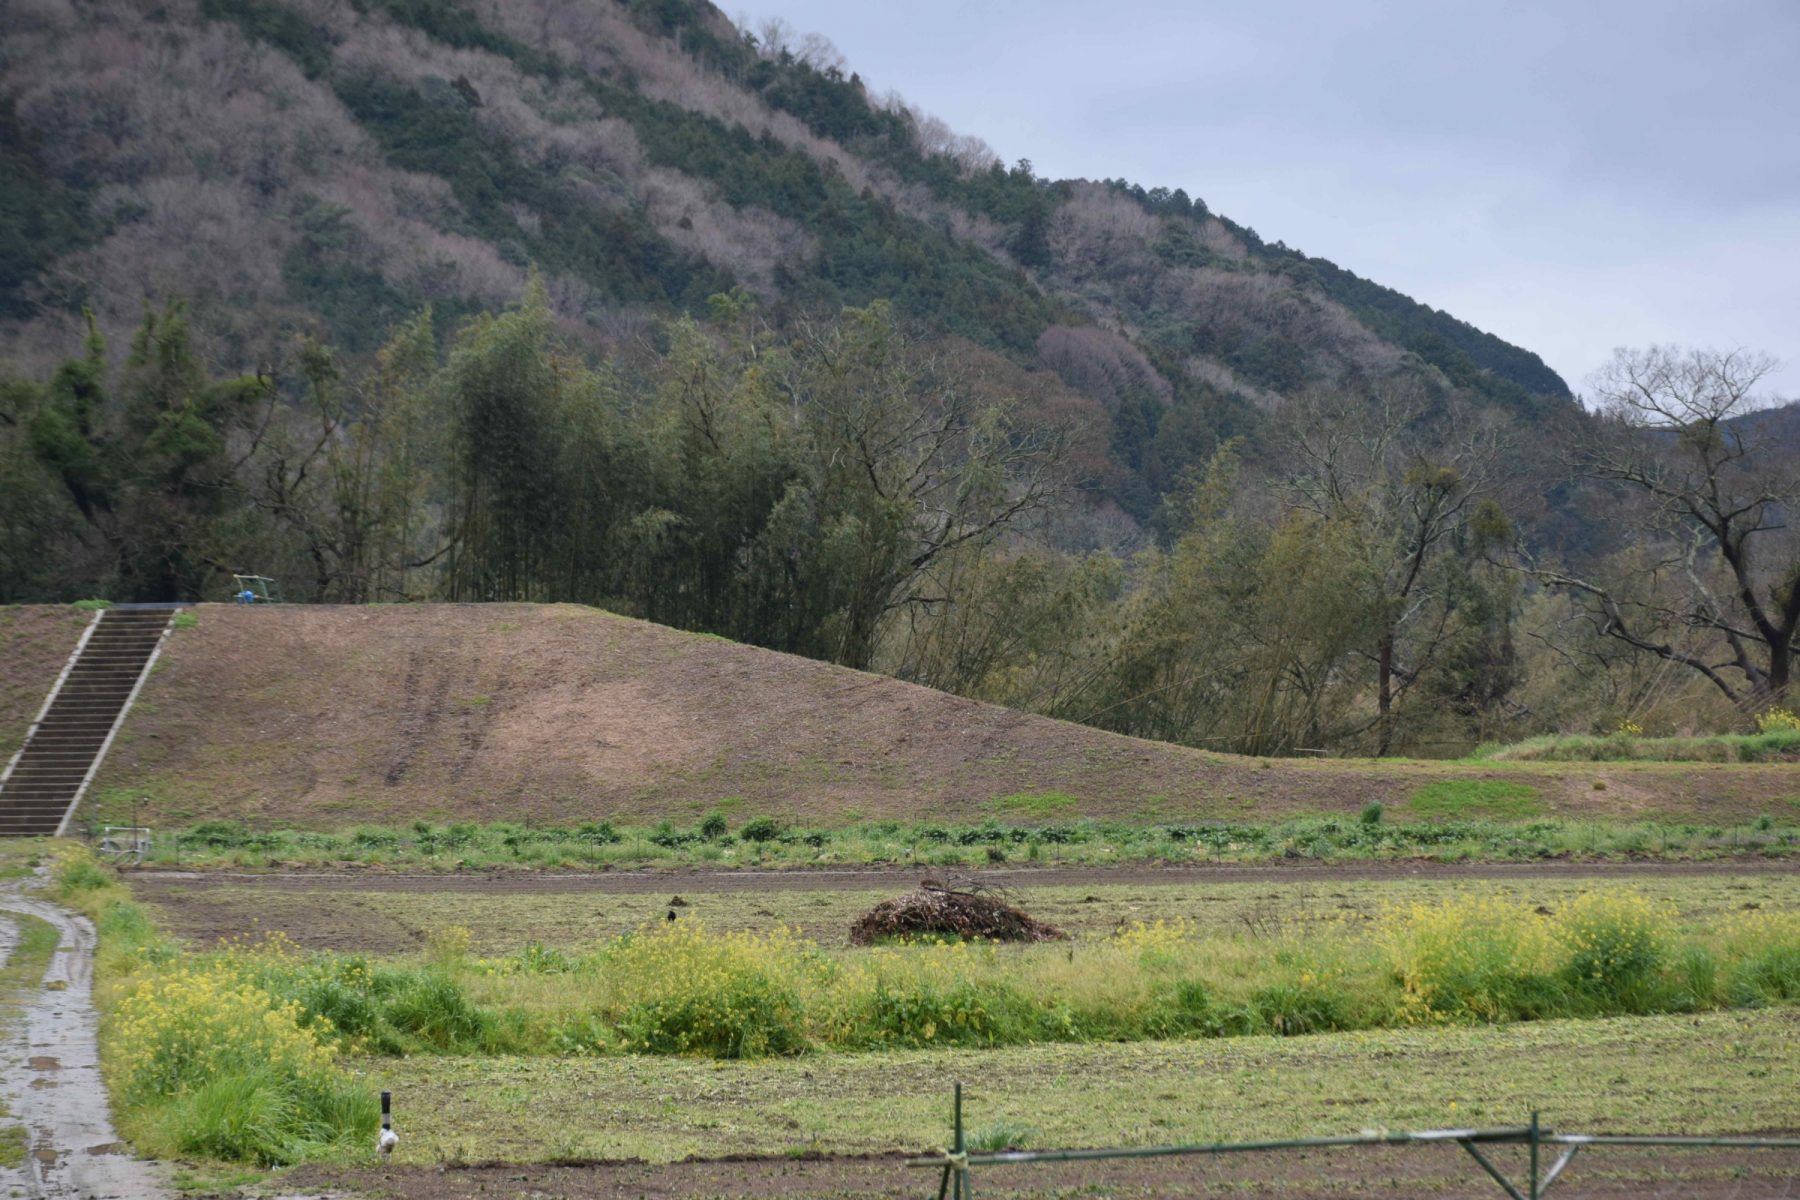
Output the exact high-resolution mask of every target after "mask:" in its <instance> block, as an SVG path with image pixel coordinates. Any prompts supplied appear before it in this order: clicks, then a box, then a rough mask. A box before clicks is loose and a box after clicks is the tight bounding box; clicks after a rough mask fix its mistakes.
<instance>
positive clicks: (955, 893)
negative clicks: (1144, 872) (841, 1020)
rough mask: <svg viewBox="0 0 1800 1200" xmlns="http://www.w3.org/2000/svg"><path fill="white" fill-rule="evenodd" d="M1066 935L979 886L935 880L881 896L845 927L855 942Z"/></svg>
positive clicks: (1018, 939) (1036, 938)
mask: <svg viewBox="0 0 1800 1200" xmlns="http://www.w3.org/2000/svg"><path fill="white" fill-rule="evenodd" d="M1068 936H1069V935H1068V934H1066V933H1064V932H1063V931H1062V930H1060V929H1058V928H1057V927H1056V926H1054V925H1046V924H1045V923H1044V922H1042V921H1040V920H1038V919H1037V918H1035V917H1033V916H1032V915H1031V914H1030V913H1028V912H1026V911H1025V910H1024V909H1022V908H1019V907H1017V906H1015V905H1012V904H1008V903H1007V902H1006V901H1005V900H1002V899H1001V898H1000V897H999V896H996V895H994V894H993V893H992V892H990V891H987V890H986V889H984V888H982V887H981V886H980V885H970V886H966V887H957V886H951V885H949V884H944V883H940V882H938V881H937V880H935V879H927V880H925V881H924V882H923V883H921V884H919V886H918V887H917V888H915V889H914V890H912V891H910V892H908V893H906V895H904V896H900V897H897V898H896V899H893V900H884V901H882V902H881V903H880V904H877V905H876V906H875V907H874V908H871V909H870V910H869V911H868V912H866V913H864V914H863V915H862V916H861V917H859V918H857V921H856V924H854V925H852V926H850V940H851V941H852V942H853V943H855V944H856V945H858V946H867V945H869V944H870V943H872V942H878V941H888V940H898V939H901V938H909V937H959V938H969V939H981V940H984V941H985V940H992V941H1000V942H1056V941H1062V940H1064V939H1066V938H1067V937H1068Z"/></svg>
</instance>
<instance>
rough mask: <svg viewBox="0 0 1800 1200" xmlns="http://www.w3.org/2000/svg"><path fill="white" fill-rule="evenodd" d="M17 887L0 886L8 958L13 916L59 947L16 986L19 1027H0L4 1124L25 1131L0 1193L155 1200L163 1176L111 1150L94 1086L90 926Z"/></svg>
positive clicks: (102, 1097)
mask: <svg viewBox="0 0 1800 1200" xmlns="http://www.w3.org/2000/svg"><path fill="white" fill-rule="evenodd" d="M24 882H25V881H21V880H13V881H8V882H6V883H3V884H0V928H4V930H5V935H4V939H5V945H6V949H7V952H8V953H10V951H11V948H12V946H14V945H16V944H17V941H18V937H19V932H20V925H19V922H18V920H17V919H16V918H17V917H19V916H26V917H35V918H37V919H38V920H40V921H44V922H46V923H48V924H49V925H50V926H51V927H53V928H54V929H55V930H56V932H57V946H56V951H55V953H54V954H53V955H52V956H51V959H50V966H49V968H48V970H46V971H45V972H44V976H43V979H42V980H41V981H32V982H28V983H26V984H25V985H24V986H23V988H22V990H21V994H20V995H19V997H18V1004H19V1008H20V1012H19V1014H18V1015H17V1017H16V1018H15V1019H14V1020H12V1021H10V1022H8V1023H7V1024H6V1025H5V1026H4V1027H0V1038H4V1040H5V1046H6V1048H5V1052H4V1057H3V1058H0V1063H3V1064H4V1067H3V1070H0V1094H3V1095H4V1098H5V1101H6V1106H7V1109H8V1111H9V1112H10V1114H11V1116H10V1117H8V1118H7V1119H6V1121H7V1123H11V1122H18V1123H19V1124H21V1125H23V1126H24V1127H25V1157H24V1160H23V1161H22V1162H21V1163H20V1164H19V1165H18V1166H16V1167H0V1188H4V1189H5V1193H6V1194H7V1195H10V1196H30V1197H42V1198H44V1200H159V1198H160V1197H163V1196H165V1195H167V1194H168V1193H167V1189H166V1188H165V1186H164V1184H163V1181H162V1176H161V1174H160V1172H159V1171H158V1170H157V1169H156V1168H155V1167H153V1166H151V1165H150V1164H148V1163H145V1162H142V1161H140V1160H138V1159H136V1158H133V1157H132V1156H131V1154H130V1153H129V1151H128V1150H127V1148H126V1147H125V1145H124V1143H122V1142H121V1141H120V1140H119V1135H118V1134H117V1133H116V1132H114V1130H113V1127H112V1119H111V1116H110V1110H109V1107H108V1105H107V1099H106V1088H105V1086H104V1084H102V1082H101V1080H100V1050H99V1044H98V1040H97V1033H98V1027H99V1019H98V1017H97V1015H96V1014H95V1012H94V1004H93V972H94V927H93V924H92V923H91V922H89V921H88V919H87V918H86V917H82V916H78V915H76V914H74V913H71V912H69V911H68V910H67V909H64V908H62V907H60V906H58V905H55V904H51V903H49V902H47V901H43V900H38V899H35V898H33V897H29V896H27V895H25V894H24Z"/></svg>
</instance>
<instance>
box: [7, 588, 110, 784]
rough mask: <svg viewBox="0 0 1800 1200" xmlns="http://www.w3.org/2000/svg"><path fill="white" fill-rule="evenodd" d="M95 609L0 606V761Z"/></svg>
mask: <svg viewBox="0 0 1800 1200" xmlns="http://www.w3.org/2000/svg"><path fill="white" fill-rule="evenodd" d="M93 619H94V614H93V613H91V612H84V611H82V610H80V609H74V608H68V607H66V606H62V605H57V606H51V605H31V606H28V607H0V764H4V763H5V761H6V760H7V759H8V758H10V757H12V753H13V751H15V750H17V749H18V748H19V743H20V742H22V741H24V740H25V731H26V730H27V729H29V728H31V722H32V719H33V718H34V717H36V716H37V714H38V710H39V709H40V708H42V707H43V706H44V698H45V697H46V696H48V695H49V694H50V687H51V685H52V684H54V683H55V682H56V677H57V676H58V675H60V674H61V673H62V669H63V664H64V663H66V662H68V660H69V653H70V651H72V650H74V649H75V643H76V642H78V641H80V640H81V631H82V629H83V628H84V627H85V626H86V625H87V624H88V622H90V621H92V620H93Z"/></svg>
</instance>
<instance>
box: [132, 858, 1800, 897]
mask: <svg viewBox="0 0 1800 1200" xmlns="http://www.w3.org/2000/svg"><path fill="white" fill-rule="evenodd" d="M920 870H921V868H919V867H916V866H893V867H831V868H823V867H815V868H795V869H791V870H781V871H763V870H752V869H743V870H725V871H717V870H703V869H699V868H693V867H680V868H673V869H666V870H641V871H530V870H494V871H440V872H431V871H390V870H384V869H380V868H365V869H358V870H347V871H324V870H320V871H218V870H207V871H183V870H167V869H161V868H156V867H142V868H138V869H135V870H130V871H128V872H127V874H128V875H129V877H130V880H131V886H132V890H134V891H137V892H142V893H144V894H146V895H149V896H155V895H156V894H157V892H158V891H159V890H160V889H178V890H181V891H184V892H186V891H189V890H192V889H195V888H207V887H224V886H229V887H233V888H239V887H254V888H259V889H263V890H266V891H271V892H279V891H299V892H321V891H349V892H484V893H490V894H496V895H532V894H546V893H568V892H594V893H597V894H607V893H610V894H614V895H635V894H638V893H642V892H662V891H677V892H686V893H698V894H705V893H709V892H770V891H800V892H819V891H869V890H873V889H879V888H882V887H884V886H889V885H893V884H900V883H905V882H908V881H911V880H914V879H917V878H918V876H919V874H920ZM1797 871H1800V860H1793V859H1730V860H1726V861H1721V862H1661V861H1656V862H1529V863H1444V862H1357V863H1267V864H1257V865H1254V866H1239V865H1236V864H1231V863H1218V864H1213V863H1196V864H1181V865H1175V864H1170V865H1167V866H1118V867H1007V868H1004V869H1000V870H991V871H978V872H974V873H972V875H971V876H970V878H972V879H974V880H976V881H979V882H980V883H982V884H984V885H987V886H990V887H1009V888H1012V887H1020V888H1022V887H1058V886H1060V887H1079V886H1081V885H1082V884H1088V883H1098V884H1138V883H1286V882H1291V883H1304V882H1309V881H1316V882H1329V881H1333V880H1337V881H1347V880H1383V879H1463V880H1484V879H1493V880H1506V879H1548V878H1557V879H1587V878H1593V879H1615V880H1619V879H1634V878H1643V877H1655V876H1665V875H1791V874H1793V873H1795V872H1797Z"/></svg>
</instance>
